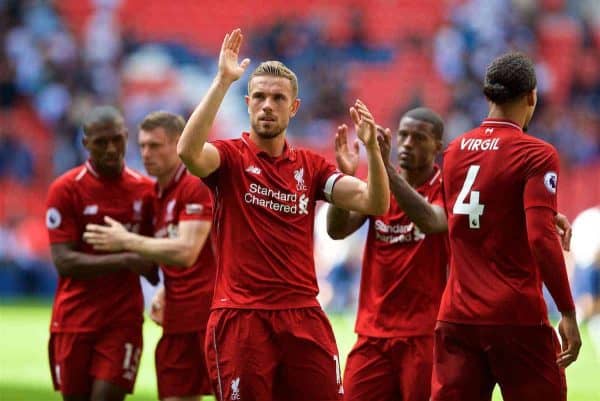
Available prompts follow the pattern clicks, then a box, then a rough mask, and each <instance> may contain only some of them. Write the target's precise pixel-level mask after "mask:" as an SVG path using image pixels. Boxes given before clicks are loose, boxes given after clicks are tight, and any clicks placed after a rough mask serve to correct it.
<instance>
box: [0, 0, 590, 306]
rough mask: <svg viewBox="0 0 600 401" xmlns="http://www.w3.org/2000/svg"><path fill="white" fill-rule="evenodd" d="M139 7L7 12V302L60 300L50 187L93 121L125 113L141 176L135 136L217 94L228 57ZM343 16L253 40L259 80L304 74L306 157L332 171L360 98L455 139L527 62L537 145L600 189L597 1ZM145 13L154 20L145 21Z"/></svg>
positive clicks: (326, 269) (304, 20)
mask: <svg viewBox="0 0 600 401" xmlns="http://www.w3.org/2000/svg"><path fill="white" fill-rule="evenodd" d="M290 2H291V3H294V4H295V3H302V2H296V1H295V0H290ZM79 3H86V7H87V8H86V14H85V15H86V18H85V22H84V23H81V21H79V22H78V23H77V21H74V20H73V13H72V12H70V11H72V9H73V7H75V8H77V7H79V6H76V5H75V4H79ZM125 3H132V0H88V1H83V2H75V1H71V0H64V1H56V2H52V1H44V0H0V39H1V42H0V185H2V190H1V191H0V192H3V193H2V194H0V283H5V284H1V285H0V295H7V294H8V295H11V294H13V295H14V294H21V293H24V292H25V293H36V294H38V293H45V294H49V293H52V291H53V290H52V285H48V283H49V282H50V283H52V282H53V279H52V276H53V274H54V273H53V267H52V266H51V265H50V264H49V262H48V261H49V254H48V249H47V244H46V243H45V242H44V238H43V237H44V235H45V229H44V226H43V217H42V216H43V196H44V194H45V189H46V188H47V185H48V183H49V182H50V180H51V179H52V178H54V177H56V176H57V175H59V174H61V173H63V172H65V171H66V170H68V169H69V168H71V167H73V166H75V165H77V164H78V163H81V162H82V161H83V160H84V159H85V154H84V152H83V149H82V147H81V145H80V142H81V128H80V125H81V121H82V117H83V116H84V115H85V113H86V112H87V111H88V110H90V108H91V107H93V106H94V105H97V104H104V103H108V104H113V105H117V106H119V107H120V108H121V109H122V110H123V112H124V113H125V116H126V118H127V121H128V126H129V127H130V138H129V139H130V144H129V145H130V146H129V149H128V153H127V159H128V163H129V165H130V166H132V167H134V168H138V169H141V163H140V159H139V152H138V151H137V145H136V135H135V134H136V132H137V130H136V123H137V122H139V121H140V120H141V118H142V117H143V116H144V115H145V114H146V113H148V112H149V111H152V110H156V109H167V110H169V111H172V112H177V113H181V114H183V115H186V116H187V115H188V114H189V112H190V111H191V109H192V108H193V107H194V106H195V104H196V103H197V102H198V100H199V99H200V97H201V95H202V93H203V91H204V90H205V89H206V88H207V87H208V85H209V84H210V82H211V80H212V77H213V75H214V72H215V68H216V60H215V58H214V57H215V55H216V54H217V53H216V51H215V48H218V45H219V43H213V44H212V46H208V47H206V48H203V47H202V46H199V45H194V44H193V43H190V42H191V41H189V40H188V41H186V40H179V39H180V37H177V36H173V37H168V36H162V37H161V35H162V34H161V33H160V32H157V33H156V34H155V35H152V34H150V35H149V36H148V35H142V34H140V30H139V29H137V30H136V29H133V26H134V21H131V20H130V19H128V18H124V17H123V13H122V9H123V8H124V7H125V5H126V4H125ZM155 3H160V2H158V1H157V2H155ZM184 3H185V2H182V3H181V4H184ZM333 3H335V4H337V3H339V2H333ZM333 3H331V2H328V1H325V0H322V1H310V2H308V3H307V4H310V5H311V10H314V11H311V12H310V13H308V14H306V15H302V16H294V15H281V14H275V13H274V14H273V15H271V16H269V15H266V16H263V17H261V18H263V19H262V20H261V24H260V25H259V26H253V27H251V28H248V29H246V28H245V27H244V26H242V28H243V29H244V32H245V33H246V39H247V40H246V44H245V45H244V48H243V50H242V53H243V54H244V56H248V57H250V58H251V59H252V60H253V64H252V65H251V67H250V68H253V66H255V65H256V63H257V62H258V61H260V60H265V59H278V60H281V61H283V62H284V63H286V64H287V65H288V66H290V67H291V68H292V69H293V70H294V71H296V73H297V74H298V77H299V80H300V97H301V99H302V107H301V111H300V113H299V114H298V116H297V118H295V119H294V121H293V122H292V124H291V126H290V130H289V138H290V140H291V141H292V142H293V143H296V144H302V145H306V146H310V147H313V148H315V149H317V150H318V151H320V152H323V153H325V154H327V155H329V156H332V154H333V146H332V138H333V133H334V132H335V127H336V126H337V125H338V124H339V123H340V122H347V121H348V116H347V107H348V105H349V104H350V102H351V101H352V99H353V98H354V97H356V96H360V97H361V98H362V99H363V100H365V101H366V103H367V104H368V105H369V106H370V107H371V108H372V110H373V111H374V114H375V117H376V118H377V119H378V120H379V121H380V122H381V123H382V124H384V125H387V126H389V127H392V128H393V127H394V126H395V125H396V124H397V121H398V117H399V116H400V115H401V114H402V112H403V111H405V110H407V109H408V108H410V107H413V106H418V105H426V106H429V107H432V108H434V109H436V110H437V111H439V112H440V114H441V115H442V116H443V117H444V118H445V120H446V134H445V135H446V140H447V141H448V140H451V139H452V138H454V137H455V136H457V135H458V134H460V133H462V132H463V131H465V130H467V129H469V128H471V127H473V126H474V125H476V124H478V122H479V121H481V119H482V118H484V117H485V114H486V111H487V105H486V102H485V99H484V97H483V96H482V93H481V80H482V77H483V75H484V71H485V68H486V66H487V64H488V63H489V61H490V60H491V59H492V58H493V57H495V56H496V55H498V54H500V53H502V52H503V51H506V50H507V49H519V50H521V51H524V52H526V53H527V54H528V55H530V56H531V57H532V58H533V59H534V61H535V63H536V68H537V75H538V91H539V95H540V96H539V97H540V103H539V106H538V110H537V114H536V117H535V118H534V123H533V125H532V127H531V132H532V133H534V134H535V135H537V136H539V137H541V138H543V139H545V140H547V141H549V142H550V143H552V144H553V145H555V146H556V147H557V149H558V151H559V153H560V155H561V158H562V163H563V165H564V166H565V168H566V169H567V170H569V169H571V168H577V167H581V166H584V168H585V166H591V167H590V168H595V169H597V170H598V171H599V173H598V174H597V175H596V176H597V177H600V167H599V166H600V165H599V164H598V162H599V161H600V2H598V1H597V0H512V1H511V0H446V1H437V2H435V1H434V2H425V3H427V4H429V3H431V4H434V5H436V6H434V7H430V6H427V4H424V3H423V2H422V1H419V0H414V1H412V3H414V4H412V3H411V1H403V2H402V4H403V5H404V6H403V7H406V6H407V5H409V6H411V7H409V8H403V9H402V10H412V11H410V12H411V13H413V14H411V15H393V14H392V15H390V12H386V10H379V14H377V5H378V4H379V3H378V2H375V4H374V5H373V6H372V7H367V6H366V4H367V3H368V2H365V1H359V0H357V1H354V2H349V3H348V5H346V4H344V2H341V3H342V4H341V5H340V4H337V8H332V7H333V6H331V4H333ZM354 3H355V4H354ZM384 3H385V4H387V6H389V4H390V3H394V2H381V4H384ZM320 5H321V6H322V7H321V8H319V7H320ZM69 7H71V8H69ZM165 7H166V5H165ZM181 7H183V5H182V6H181ZM138 11H139V16H140V19H143V14H144V12H145V10H144V9H140V10H138ZM148 12H150V11H148ZM184 12H185V10H184ZM267 14H268V13H267ZM220 20H222V21H227V19H226V18H221V19H220ZM167 22H168V21H167ZM173 23H174V24H177V22H173V21H171V24H173ZM139 24H143V22H140V23H138V25H139ZM147 25H148V26H146V27H145V29H149V30H151V29H152V28H151V25H152V24H147ZM191 25H193V23H192V24H191ZM230 28H232V27H230V26H222V27H218V29H219V30H220V31H222V32H225V31H226V30H228V29H230ZM196 29H197V30H202V29H211V28H208V27H202V26H199V27H196ZM213 36H215V37H219V36H220V35H213ZM245 84H246V82H242V83H241V84H239V85H237V86H236V91H233V92H232V93H230V94H229V95H228V96H227V97H226V99H225V101H224V105H223V107H222V109H221V110H222V111H221V112H220V114H219V118H218V121H217V124H216V127H215V132H214V134H213V137H218V136H222V137H231V136H237V135H239V132H240V131H242V130H244V129H246V128H247V113H246V110H245V108H244V103H243V101H242V96H243V94H244V93H245V90H246V89H245ZM594 185H595V186H598V185H600V184H598V182H596V183H595V184H594ZM9 188H10V189H9ZM9 192H10V193H9ZM596 193H597V192H596ZM11 194H12V197H11ZM26 198H33V201H31V202H30V203H28V202H26V200H25V199H26ZM595 202H596V203H598V204H600V199H595ZM38 204H39V205H42V206H41V207H38V206H36V205H38ZM30 205H33V206H30ZM580 211H581V210H577V211H576V212H580ZM569 217H571V218H574V217H575V215H574V214H572V215H571V216H569ZM320 226H324V225H319V224H317V227H320ZM40 232H41V233H42V234H40ZM316 237H317V238H322V237H323V235H320V234H319V233H318V234H317V236H316ZM322 241H326V240H322ZM323 243H324V242H321V244H323ZM352 243H360V239H359V240H357V242H354V241H353V242H352ZM328 244H329V243H328ZM348 244H350V242H349V243H347V244H346V245H341V246H342V247H344V246H345V247H346V248H345V249H346V250H345V251H343V252H337V253H336V254H337V255H340V254H344V255H345V254H347V255H350V256H348V258H345V259H343V260H339V258H337V259H336V258H332V257H331V255H327V252H319V255H317V264H318V266H319V269H320V276H321V277H322V278H323V285H322V287H323V288H324V295H323V297H324V299H325V301H326V303H330V305H331V306H332V308H335V309H340V310H342V309H346V308H348V307H352V306H353V305H354V302H355V301H356V297H355V294H356V292H357V287H356V283H357V282H358V280H357V277H358V274H359V271H360V269H359V266H360V254H357V253H356V252H351V249H350V248H348V247H349V245H348ZM337 246H340V245H339V244H338V245H337ZM332 247H333V245H331V244H329V245H327V246H320V247H318V248H319V249H323V248H325V249H333V248H332ZM354 248H359V249H360V245H359V246H357V245H354ZM354 248H352V249H354ZM322 253H324V255H321V254H322ZM355 254H356V255H355ZM32 283H33V284H32Z"/></svg>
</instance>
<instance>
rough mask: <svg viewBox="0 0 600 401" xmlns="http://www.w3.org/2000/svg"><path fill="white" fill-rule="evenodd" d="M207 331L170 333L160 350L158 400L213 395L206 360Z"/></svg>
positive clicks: (163, 340) (164, 338) (160, 345)
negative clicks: (205, 340)
mask: <svg viewBox="0 0 600 401" xmlns="http://www.w3.org/2000/svg"><path fill="white" fill-rule="evenodd" d="M205 333H206V332H205V331H204V330H201V331H194V332H191V333H172V334H169V333H166V334H163V336H162V337H161V338H160V341H159V342H158V345H157V346H156V354H155V357H156V378H157V383H158V396H159V398H160V399H161V400H162V399H165V398H167V397H189V396H195V395H203V394H212V391H211V387H210V380H209V379H208V371H207V370H206V360H205V357H204V337H205Z"/></svg>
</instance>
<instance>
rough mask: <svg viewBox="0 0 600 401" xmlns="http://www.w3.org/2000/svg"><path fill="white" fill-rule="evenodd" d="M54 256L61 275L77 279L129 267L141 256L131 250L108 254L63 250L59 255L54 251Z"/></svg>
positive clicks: (93, 276)
mask: <svg viewBox="0 0 600 401" xmlns="http://www.w3.org/2000/svg"><path fill="white" fill-rule="evenodd" d="M52 258H53V261H54V264H55V266H56V268H57V270H58V273H59V274H60V275H61V276H63V277H72V278H76V279H92V278H95V277H98V276H102V275H104V274H107V273H112V272H116V271H119V270H124V269H127V268H129V267H130V266H131V265H132V264H136V263H138V262H139V257H138V256H137V255H136V254H134V253H129V252H122V253H114V254H108V255H93V254H89V253H83V252H77V251H68V252H62V253H61V254H60V255H57V254H55V253H54V252H53V254H52Z"/></svg>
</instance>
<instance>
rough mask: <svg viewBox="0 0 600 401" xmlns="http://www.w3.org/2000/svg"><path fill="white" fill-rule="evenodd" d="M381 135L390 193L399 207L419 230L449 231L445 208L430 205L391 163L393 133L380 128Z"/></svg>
mask: <svg viewBox="0 0 600 401" xmlns="http://www.w3.org/2000/svg"><path fill="white" fill-rule="evenodd" d="M378 131H379V133H380V135H379V136H378V137H377V139H378V141H379V146H380V148H381V155H382V157H383V162H384V163H385V169H386V171H387V175H388V178H389V180H390V191H392V194H393V195H394V198H395V199H396V202H397V203H398V206H400V208H401V209H402V210H403V211H404V213H406V215H407V216H408V217H409V218H410V220H411V221H412V222H413V223H415V224H416V225H417V226H418V227H419V229H420V230H421V231H422V232H424V233H426V234H429V233H439V232H446V231H448V219H447V217H446V212H445V211H444V208H443V207H442V206H439V205H434V204H431V203H429V202H428V201H427V200H426V199H425V198H423V196H421V194H419V193H418V192H417V191H416V190H415V189H414V188H413V187H412V186H411V185H410V184H409V183H408V181H406V180H405V179H404V177H402V176H401V175H400V173H398V170H396V168H395V167H394V165H393V164H392V163H391V162H390V153H391V147H392V132H391V131H390V129H389V128H386V129H383V128H379V127H378Z"/></svg>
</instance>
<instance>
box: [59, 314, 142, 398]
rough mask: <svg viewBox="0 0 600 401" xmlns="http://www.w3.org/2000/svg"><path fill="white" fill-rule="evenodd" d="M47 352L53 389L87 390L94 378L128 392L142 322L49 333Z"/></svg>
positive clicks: (132, 381) (138, 353)
mask: <svg viewBox="0 0 600 401" xmlns="http://www.w3.org/2000/svg"><path fill="white" fill-rule="evenodd" d="M48 352H49V359H50V372H51V374H52V382H53V383H54V389H55V390H58V391H60V392H61V393H63V394H72V395H80V394H89V393H91V391H92V385H93V382H94V380H105V381H107V382H110V383H112V384H114V385H116V386H119V387H121V388H123V389H124V390H126V391H127V392H128V393H131V392H132V391H133V386H134V384H135V379H136V376H137V368H138V363H139V361H140V356H141V355H142V326H141V325H139V326H133V327H118V328H112V329H103V330H101V331H95V332H90V333H52V334H51V335H50V341H49V344H48Z"/></svg>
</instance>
